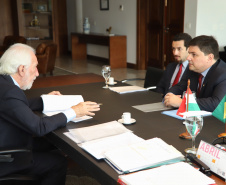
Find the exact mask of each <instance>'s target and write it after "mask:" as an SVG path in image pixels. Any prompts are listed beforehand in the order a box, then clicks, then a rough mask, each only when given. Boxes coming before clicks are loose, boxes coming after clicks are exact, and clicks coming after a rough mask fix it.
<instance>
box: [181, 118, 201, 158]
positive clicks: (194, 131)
mask: <svg viewBox="0 0 226 185" xmlns="http://www.w3.org/2000/svg"><path fill="white" fill-rule="evenodd" d="M184 124H185V126H186V129H187V131H188V133H189V134H190V135H191V139H192V148H187V149H185V152H186V153H192V154H196V152H197V148H195V138H196V136H197V135H198V134H199V133H200V131H201V130H202V126H203V117H202V116H188V117H186V118H185V121H184Z"/></svg>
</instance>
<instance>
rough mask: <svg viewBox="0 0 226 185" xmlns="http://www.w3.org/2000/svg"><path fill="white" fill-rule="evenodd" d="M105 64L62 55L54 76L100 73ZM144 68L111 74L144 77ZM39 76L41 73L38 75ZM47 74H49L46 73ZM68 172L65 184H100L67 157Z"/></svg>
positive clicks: (114, 71) (122, 78) (125, 77)
mask: <svg viewBox="0 0 226 185" xmlns="http://www.w3.org/2000/svg"><path fill="white" fill-rule="evenodd" d="M103 65H107V64H106V63H103V62H99V61H94V60H78V61H73V60H72V59H71V56H63V57H59V58H57V59H56V64H55V69H54V71H53V74H54V76H58V75H68V74H72V73H74V74H81V73H95V74H99V75H101V67H102V66H103ZM145 73H146V71H145V70H134V69H128V68H121V69H112V70H111V76H112V77H114V79H115V80H117V81H121V80H124V79H133V78H142V79H144V77H145ZM40 76H41V75H40ZM47 76H49V75H47ZM127 83H129V84H131V85H137V86H141V87H143V84H144V80H134V81H129V82H127ZM68 161H69V165H68V173H67V179H66V185H100V184H99V183H98V182H97V181H96V180H95V179H94V178H93V177H92V176H91V175H90V174H89V173H88V172H86V171H85V170H84V169H83V168H81V167H80V166H79V165H77V164H76V163H75V162H74V161H73V160H71V159H70V158H68Z"/></svg>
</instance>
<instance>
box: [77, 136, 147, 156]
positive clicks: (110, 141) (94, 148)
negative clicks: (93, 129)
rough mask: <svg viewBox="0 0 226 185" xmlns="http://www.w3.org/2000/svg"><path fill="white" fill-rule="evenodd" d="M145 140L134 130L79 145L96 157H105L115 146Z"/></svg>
mask: <svg viewBox="0 0 226 185" xmlns="http://www.w3.org/2000/svg"><path fill="white" fill-rule="evenodd" d="M141 141H144V139H142V138H140V137H138V136H136V135H135V134H133V133H132V132H126V133H123V134H118V135H115V136H109V137H105V138H101V139H96V140H92V141H88V142H85V143H81V144H79V146H80V147H81V148H82V149H84V150H85V151H87V152H88V153H90V154H91V155H92V156H94V157H95V158H96V159H98V160H99V159H103V158H105V156H104V153H105V152H107V151H108V150H112V149H114V148H118V147H123V146H127V145H131V144H134V143H138V142H141Z"/></svg>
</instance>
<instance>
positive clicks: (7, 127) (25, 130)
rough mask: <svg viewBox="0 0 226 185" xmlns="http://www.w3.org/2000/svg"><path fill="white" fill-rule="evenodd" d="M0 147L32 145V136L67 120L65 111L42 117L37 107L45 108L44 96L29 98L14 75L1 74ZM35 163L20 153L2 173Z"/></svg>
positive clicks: (41, 134)
mask: <svg viewBox="0 0 226 185" xmlns="http://www.w3.org/2000/svg"><path fill="white" fill-rule="evenodd" d="M0 87H1V90H0V148H1V149H2V148H20V147H23V148H28V149H31V148H32V137H33V136H43V135H45V134H47V133H49V132H51V131H53V130H55V129H57V128H59V127H63V126H65V125H66V123H67V118H66V116H65V115H64V114H63V113H60V114H57V115H54V116H51V117H39V116H37V115H36V114H34V113H33V111H34V110H38V111H41V110H42V109H43V102H42V99H41V98H40V97H39V98H35V99H32V100H27V98H26V96H25V94H24V92H23V91H22V90H21V89H20V88H19V87H17V86H16V85H14V83H13V81H12V79H11V77H10V76H7V75H0ZM31 162H32V156H31V154H29V153H24V154H17V155H15V156H14V161H13V162H12V163H1V164H0V176H3V175H6V174H9V173H12V172H16V171H18V170H21V169H25V168H26V166H27V165H29V164H30V163H31Z"/></svg>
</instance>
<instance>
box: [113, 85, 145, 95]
mask: <svg viewBox="0 0 226 185" xmlns="http://www.w3.org/2000/svg"><path fill="white" fill-rule="evenodd" d="M109 89H110V90H112V91H114V92H117V93H119V94H125V93H132V92H138V91H147V89H145V88H143V87H139V86H121V87H110V88H109Z"/></svg>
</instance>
